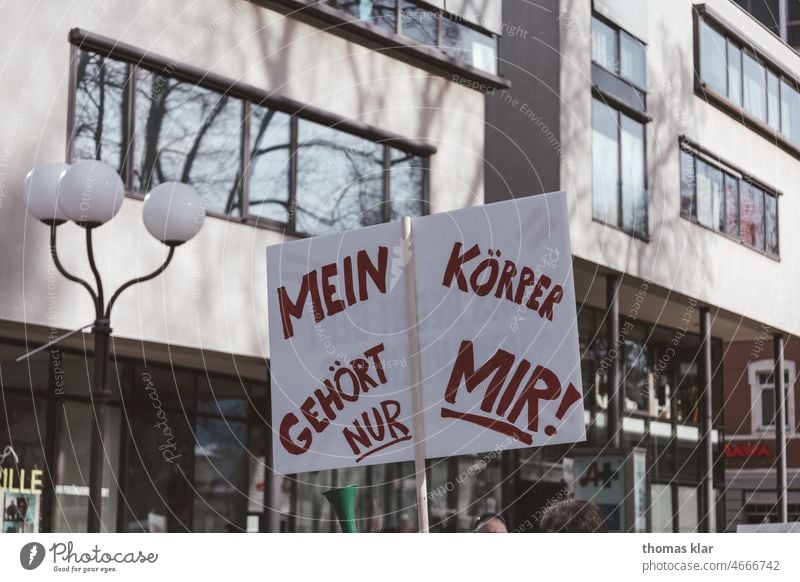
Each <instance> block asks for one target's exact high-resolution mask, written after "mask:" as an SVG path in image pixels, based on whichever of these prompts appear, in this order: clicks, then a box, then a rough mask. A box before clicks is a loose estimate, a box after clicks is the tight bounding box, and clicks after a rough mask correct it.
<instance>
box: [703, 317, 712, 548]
mask: <svg viewBox="0 0 800 582" xmlns="http://www.w3.org/2000/svg"><path fill="white" fill-rule="evenodd" d="M700 342H701V343H700V349H701V350H702V354H701V356H700V362H699V363H700V370H699V372H700V378H699V380H700V382H701V383H702V387H703V392H702V401H701V403H700V410H701V413H702V420H701V439H702V441H701V442H702V443H703V457H702V458H703V465H702V467H703V487H702V491H703V504H702V506H701V507H702V508H703V519H702V520H701V522H700V526H701V527H700V529H701V530H702V531H704V532H710V531H711V529H712V525H713V521H712V520H713V519H714V444H713V442H712V440H711V431H712V430H713V428H714V423H713V418H714V417H713V412H714V411H713V390H712V383H711V371H712V370H711V313H710V311H709V309H708V307H701V308H700Z"/></svg>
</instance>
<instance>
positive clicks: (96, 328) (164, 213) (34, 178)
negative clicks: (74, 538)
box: [24, 161, 205, 533]
mask: <svg viewBox="0 0 800 582" xmlns="http://www.w3.org/2000/svg"><path fill="white" fill-rule="evenodd" d="M24 189H25V195H26V200H27V204H28V210H29V212H30V213H31V214H32V215H33V216H34V217H36V218H38V219H39V220H41V221H42V222H44V223H45V224H47V225H49V227H50V256H51V257H52V258H53V263H54V264H55V266H56V268H57V269H58V271H59V272H60V273H61V274H62V275H63V276H64V277H65V278H67V279H69V280H70V281H73V282H75V283H78V284H79V285H81V286H82V287H84V288H85V289H86V290H87V291H88V293H89V295H90V296H91V298H92V302H93V303H94V313H95V321H94V325H93V327H92V333H93V334H94V377H93V381H92V387H91V390H90V401H91V404H92V411H93V420H94V422H93V423H92V428H91V431H92V434H91V448H90V453H89V514H88V518H87V531H88V532H91V533H96V532H99V531H100V525H101V502H102V486H103V457H104V456H105V446H104V443H103V432H104V427H105V411H106V405H107V404H108V403H109V401H110V399H111V391H110V390H109V389H108V386H107V384H106V376H107V368H108V349H109V339H110V337H111V310H112V308H113V307H114V303H115V302H116V300H117V299H118V298H119V296H120V294H121V293H122V292H123V291H125V290H126V289H128V288H129V287H132V286H133V285H137V284H139V283H144V282H145V281H149V280H151V279H153V278H155V277H156V276H158V275H159V274H160V273H161V272H163V271H164V269H166V268H167V266H168V265H169V263H170V261H171V260H172V257H173V255H174V254H175V248H176V247H177V246H179V245H181V244H183V243H184V242H186V241H188V240H189V239H191V238H192V237H193V236H194V235H195V234H197V232H198V231H199V230H200V227H201V226H202V225H203V220H204V219H205V211H204V210H203V207H202V204H201V200H200V196H199V195H198V194H197V192H196V191H195V190H194V189H193V188H192V187H191V186H188V185H187V184H181V183H177V182H166V183H163V184H161V185H159V186H156V187H155V188H153V190H151V192H150V193H149V194H148V195H147V196H146V197H145V201H144V209H143V219H144V224H145V227H146V228H147V230H148V231H149V232H150V234H152V235H153V236H154V237H155V238H157V239H158V240H159V241H161V242H162V243H164V244H165V245H167V247H169V252H168V253H167V257H166V259H165V261H164V263H163V264H162V265H161V266H160V267H159V268H158V269H156V270H155V271H153V272H152V273H149V274H147V275H144V276H141V277H136V278H135V279H131V280H130V281H128V282H127V283H125V284H124V285H121V286H120V287H119V289H117V290H116V291H115V292H114V294H113V295H112V296H111V299H110V300H109V301H108V302H107V303H106V298H105V294H104V291H103V281H102V278H101V276H100V271H99V269H98V268H97V264H96V262H95V257H94V248H93V244H92V233H93V232H94V230H95V229H96V228H98V227H100V226H102V225H103V224H104V223H105V222H107V221H108V220H110V219H111V218H113V217H114V215H116V213H117V212H118V211H119V209H120V207H121V206H122V202H123V201H124V199H125V188H124V184H123V183H122V180H121V179H120V177H119V175H118V174H117V172H116V171H115V170H114V169H113V168H111V167H110V166H108V165H107V164H105V163H103V162H97V161H83V162H77V163H75V164H72V165H67V164H60V163H54V164H45V165H43V166H39V167H37V168H35V169H33V170H32V171H31V172H30V173H29V174H28V177H27V178H26V180H25V188H24ZM67 220H72V221H74V222H75V223H76V224H78V225H79V226H81V227H83V228H84V229H85V230H86V253H87V255H88V259H89V266H90V268H91V270H92V274H93V275H94V280H95V286H94V287H92V285H90V284H89V283H87V282H86V281H85V280H84V279H82V278H80V277H78V276H76V275H73V274H72V273H70V272H69V271H67V270H66V269H65V268H64V265H63V264H62V263H61V260H60V259H59V257H58V249H57V245H56V233H57V231H58V227H59V226H60V225H61V224H63V223H64V222H66V221H67Z"/></svg>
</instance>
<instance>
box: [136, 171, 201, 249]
mask: <svg viewBox="0 0 800 582" xmlns="http://www.w3.org/2000/svg"><path fill="white" fill-rule="evenodd" d="M142 218H143V219H144V226H145V228H147V231H148V232H149V233H150V234H152V235H153V236H154V237H155V238H156V239H158V240H160V241H161V242H162V243H164V244H165V245H169V246H178V245H181V244H183V243H185V242H186V241H188V240H189V239H191V238H192V237H194V235H196V234H197V233H198V232H199V231H200V228H201V227H202V226H203V222H204V221H205V218H206V211H205V209H204V208H203V205H202V199H201V198H200V195H199V194H198V193H197V190H195V189H194V188H192V187H191V186H190V185H188V184H183V183H181V182H164V183H163V184H159V185H158V186H156V187H155V188H153V189H152V190H150V192H149V193H148V194H147V196H145V199H144V210H143V212H142Z"/></svg>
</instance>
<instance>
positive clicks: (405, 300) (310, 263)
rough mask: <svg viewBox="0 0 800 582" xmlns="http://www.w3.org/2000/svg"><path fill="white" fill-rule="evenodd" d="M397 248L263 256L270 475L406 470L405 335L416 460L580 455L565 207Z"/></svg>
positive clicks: (469, 225) (543, 200)
mask: <svg viewBox="0 0 800 582" xmlns="http://www.w3.org/2000/svg"><path fill="white" fill-rule="evenodd" d="M411 233H412V234H411V239H410V241H411V242H410V244H409V242H408V241H406V240H404V239H403V232H402V225H401V223H390V224H384V225H380V226H374V227H369V228H364V229H358V230H352V231H348V232H345V233H342V234H337V235H331V236H324V237H316V238H310V239H306V240H302V241H293V242H289V243H285V244H281V245H275V246H271V247H269V249H268V257H267V258H268V260H267V268H268V306H269V325H270V352H271V369H272V406H273V423H274V431H275V432H276V433H277V438H275V439H274V446H273V448H274V463H275V470H276V472H278V473H294V472H301V471H311V470H320V469H331V468H340V467H351V466H362V465H367V464H372V463H389V462H396V461H408V460H411V459H412V458H413V439H414V435H413V432H412V431H413V423H412V422H411V421H412V414H413V411H412V407H411V400H412V399H411V389H410V388H411V385H412V377H413V376H412V370H411V366H414V365H415V362H416V361H417V360H415V359H412V353H411V351H410V345H411V341H412V339H414V337H413V335H412V334H416V339H418V341H419V346H420V354H421V357H420V360H419V369H420V372H421V378H422V382H421V386H422V409H421V410H422V411H423V413H422V418H423V425H424V433H425V441H424V446H425V449H426V450H425V452H426V455H427V456H428V457H442V456H449V455H457V454H465V453H477V452H483V451H492V450H499V449H510V448H521V447H530V446H541V445H546V444H559V443H571V442H577V441H582V440H584V438H585V434H584V419H583V406H582V398H583V395H582V392H581V379H580V354H579V350H578V331H577V323H576V322H577V319H576V313H575V292H574V288H573V282H572V260H571V252H570V245H569V233H568V216H567V208H566V197H565V195H564V194H563V193H556V194H548V195H541V196H533V197H529V198H524V199H521V200H518V201H509V202H503V203H498V204H490V205H486V206H481V207H476V208H471V209H464V210H458V211H455V212H448V213H443V214H437V215H433V216H427V217H422V218H416V219H413V221H412V223H411ZM412 275H413V280H414V281H415V294H414V298H415V299H416V312H415V313H411V312H410V311H409V305H410V304H413V302H410V301H409V296H408V295H407V291H406V288H407V287H406V285H407V281H406V279H407V278H408V277H411V276H412ZM409 281H411V279H409ZM413 355H416V354H413Z"/></svg>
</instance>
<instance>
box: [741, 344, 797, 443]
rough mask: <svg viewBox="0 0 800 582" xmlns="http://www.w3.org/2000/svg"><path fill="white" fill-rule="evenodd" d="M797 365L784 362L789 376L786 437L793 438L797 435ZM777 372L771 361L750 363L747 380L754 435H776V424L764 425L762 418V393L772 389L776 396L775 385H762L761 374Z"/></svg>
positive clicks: (790, 361) (787, 384)
mask: <svg viewBox="0 0 800 582" xmlns="http://www.w3.org/2000/svg"><path fill="white" fill-rule="evenodd" d="M796 369H797V367H796V364H795V362H794V360H784V362H783V372H784V375H787V374H788V376H789V381H788V382H786V386H785V388H786V436H787V438H792V437H793V436H794V435H795V431H796V425H795V383H796V381H797V375H796ZM774 370H775V361H774V360H773V359H772V358H770V359H765V360H757V361H755V362H750V363H749V364H748V365H747V380H748V383H749V384H750V427H751V430H752V434H754V435H758V434H764V433H774V432H775V425H774V424H764V418H763V416H762V412H763V411H762V407H761V399H762V393H763V391H764V389H765V388H769V387H772V390H773V394H774V390H775V388H774V383H773V384H768V383H766V384H762V383H761V381H760V380H759V374H762V373H764V372H767V373H772V372H774Z"/></svg>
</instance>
